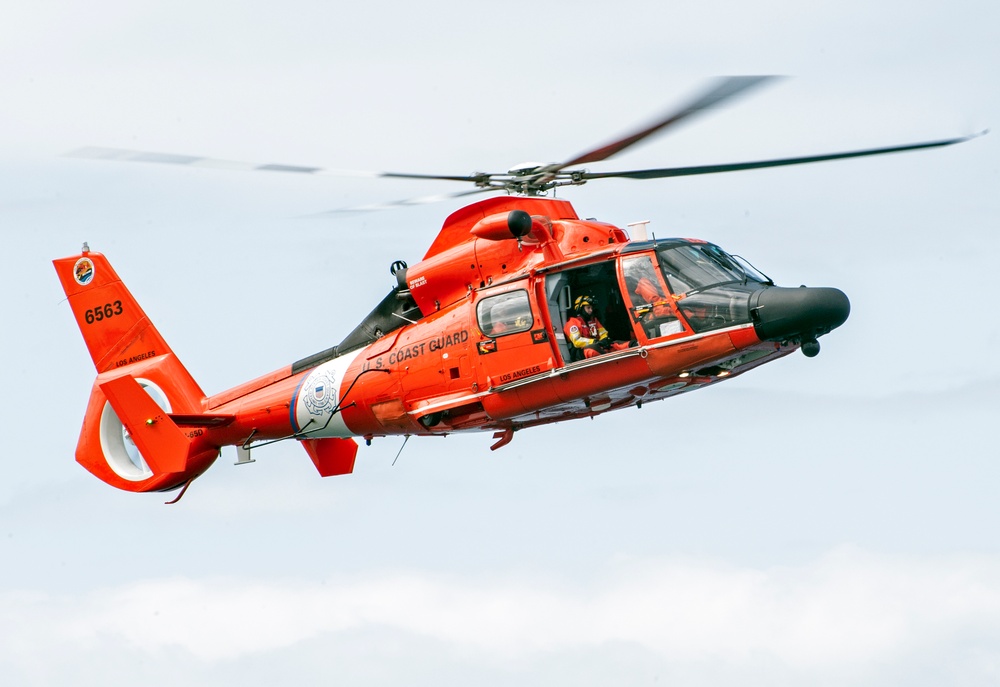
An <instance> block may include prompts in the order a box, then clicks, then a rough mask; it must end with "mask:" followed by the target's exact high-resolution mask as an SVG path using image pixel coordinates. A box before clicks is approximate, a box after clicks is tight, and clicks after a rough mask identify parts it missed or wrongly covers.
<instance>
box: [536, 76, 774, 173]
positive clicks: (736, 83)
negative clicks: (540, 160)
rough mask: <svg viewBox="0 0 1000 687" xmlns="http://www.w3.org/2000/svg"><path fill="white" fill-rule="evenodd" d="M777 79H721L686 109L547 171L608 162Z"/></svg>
mask: <svg viewBox="0 0 1000 687" xmlns="http://www.w3.org/2000/svg"><path fill="white" fill-rule="evenodd" d="M776 78H778V77H775V76H730V77H726V78H723V79H720V80H718V81H717V82H716V83H715V85H714V86H712V87H711V88H709V89H708V90H707V91H706V92H704V93H702V94H701V95H700V96H698V97H697V98H695V99H694V100H692V101H691V102H689V103H688V104H687V105H685V106H684V107H681V108H680V109H678V110H672V111H671V112H669V113H668V114H666V115H664V116H662V117H660V118H659V119H657V120H656V121H654V122H652V123H650V124H648V125H647V126H645V127H643V128H642V129H640V130H638V131H635V132H633V133H631V134H628V135H627V136H623V137H622V138H619V139H618V140H616V141H612V142H610V143H606V144H605V145H602V146H601V147H599V148H594V149H593V150H589V151H587V152H585V153H580V154H579V155H577V156H576V157H574V158H572V159H570V160H568V161H567V162H564V163H562V164H561V165H560V166H559V167H557V168H556V169H549V170H546V171H550V172H553V171H559V170H560V169H565V168H566V167H570V166H572V165H582V164H586V163H588V162H599V161H601V160H607V159H608V158H609V157H611V156H612V155H617V154H618V153H620V152H621V151H623V150H625V149H626V148H628V147H629V146H631V145H634V144H636V143H638V142H639V141H641V140H643V139H644V138H647V137H649V136H652V135H653V134H655V133H657V132H658V131H660V130H662V129H664V128H666V127H668V126H670V125H672V124H677V123H678V122H680V121H683V120H685V119H687V118H688V117H692V116H694V115H696V114H699V113H701V112H704V111H705V110H707V109H709V108H711V107H714V106H715V105H718V104H719V103H721V102H723V101H724V100H728V99H729V98H732V97H734V96H736V95H739V94H740V93H742V92H744V91H746V90H747V89H750V88H753V87H754V86H758V85H760V84H762V83H764V82H765V81H769V80H771V79H776Z"/></svg>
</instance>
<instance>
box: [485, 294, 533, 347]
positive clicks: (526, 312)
mask: <svg viewBox="0 0 1000 687" xmlns="http://www.w3.org/2000/svg"><path fill="white" fill-rule="evenodd" d="M476 319H477V321H478V322H479V329H480V330H481V331H482V332H483V334H485V335H486V336H489V337H496V336H506V335H507V334H517V333H518V332H524V331H527V330H529V329H531V325H532V323H533V322H534V318H533V317H532V315H531V303H530V302H529V300H528V292H527V291H511V292H509V293H502V294H500V295H498V296H490V297H489V298H484V299H483V300H481V301H479V304H478V305H477V306H476Z"/></svg>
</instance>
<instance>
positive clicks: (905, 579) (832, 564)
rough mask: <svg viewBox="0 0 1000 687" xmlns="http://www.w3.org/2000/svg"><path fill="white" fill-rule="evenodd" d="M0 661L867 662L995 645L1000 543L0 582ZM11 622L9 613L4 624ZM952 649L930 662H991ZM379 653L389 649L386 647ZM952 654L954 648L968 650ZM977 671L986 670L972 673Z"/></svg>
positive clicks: (993, 660)
mask: <svg viewBox="0 0 1000 687" xmlns="http://www.w3.org/2000/svg"><path fill="white" fill-rule="evenodd" d="M0 619H2V627H3V628H4V633H5V634H6V635H7V636H6V637H4V641H3V642H2V643H0V645H2V648H0V665H7V666H8V668H9V667H14V668H15V670H14V674H19V672H18V671H19V670H22V671H23V670H26V668H25V666H28V665H31V664H34V663H35V662H37V661H39V660H40V659H41V658H42V657H44V656H45V655H59V654H61V653H64V652H76V651H80V650H81V649H82V650H84V651H85V652H86V653H87V654H88V655H101V654H104V653H109V654H110V653H115V652H120V651H122V649H123V648H127V649H128V651H129V652H138V653H139V654H141V655H143V656H145V657H147V658H148V659H149V660H156V659H162V658H163V657H164V656H168V655H173V654H176V653H177V652H178V651H180V652H181V653H182V654H186V655H189V656H190V657H193V658H194V659H197V660H198V661H200V662H203V663H204V664H209V665H210V664H212V663H217V662H227V661H242V660H245V659H248V658H251V657H253V656H254V655H259V654H261V653H262V652H275V651H279V652H280V651H281V650H283V649H287V648H289V647H293V646H295V645H296V644H302V643H306V642H309V641H311V640H314V639H317V638H320V637H322V636H324V635H331V634H332V635H334V636H335V637H336V640H335V642H337V643H343V642H349V641H352V638H355V637H357V636H359V635H362V634H364V633H371V632H376V633H381V634H384V635H386V636H393V635H399V634H401V635H402V636H407V637H412V638H414V639H415V640H419V641H431V642H433V643H434V644H435V645H436V646H439V647H443V648H446V649H448V651H445V652H442V653H441V655H442V660H443V657H444V656H446V655H448V654H454V653H456V652H457V653H459V654H463V655H466V656H474V657H476V659H475V660H477V661H480V662H485V663H503V664H508V665H509V664H511V663H514V664H517V663H518V662H528V661H531V660H536V659H537V658H538V657H539V656H550V657H551V656H558V655H568V654H572V653H574V652H590V653H591V654H592V655H594V656H598V657H599V656H600V655H601V653H602V651H605V650H606V647H609V646H619V645H622V644H624V645H632V646H636V647H641V649H642V650H643V651H645V652H648V653H649V654H650V655H653V656H655V657H657V659H658V660H659V661H661V662H663V664H665V665H667V666H670V665H674V666H679V667H683V666H686V665H690V664H691V663H699V662H706V663H716V664H718V663H721V664H722V665H724V666H727V667H729V668H736V669H739V668H740V667H741V666H743V667H750V666H758V668H757V669H758V670H759V665H758V664H760V662H761V657H765V658H766V659H767V661H766V662H767V663H769V664H772V665H773V666H775V670H779V671H784V672H792V673H797V674H799V675H825V676H830V675H846V674H850V675H853V676H862V677H864V676H866V675H867V676H869V677H870V676H871V675H872V674H874V673H876V672H878V671H882V670H885V669H886V667H887V666H889V667H893V666H895V667H897V668H899V669H903V668H904V667H905V666H907V665H908V664H911V663H914V662H918V661H919V660H921V659H922V658H925V657H923V654H924V652H926V651H928V650H930V649H935V650H940V649H942V648H947V647H961V646H980V645H982V646H990V645H991V644H990V640H991V638H995V637H996V635H997V634H998V632H1000V557H996V556H992V557H990V556H981V555H977V556H972V555H951V556H947V557H942V558H930V557H924V558H915V557H893V556H888V555H875V554H870V553H866V552H862V551H859V550H857V549H854V548H847V547H845V548H841V549H838V550H835V551H832V552H830V553H828V554H827V555H825V556H823V557H822V558H820V559H817V560H815V561H813V562H810V563H808V564H804V565H800V566H794V567H774V568H749V567H744V568H737V567H732V566H728V565H724V564H720V563H718V562H715V561H710V560H698V559H657V560H641V559H629V560H625V561H619V562H617V563H616V564H614V565H613V566H610V567H609V568H608V569H607V570H605V571H603V572H602V573H601V574H600V575H599V576H598V577H596V578H592V579H591V580H590V581H588V582H587V583H585V584H584V585H582V586H581V585H580V584H578V583H570V582H568V581H567V580H565V579H559V578H553V577H542V578H541V579H539V577H538V576H525V575H523V574H507V575H497V576H493V577H490V578H482V577H480V578H472V577H468V578H456V577H450V576H447V575H439V574H432V573H425V572H417V571H410V572H396V573H383V574H379V575H374V576H365V577H362V576H355V577H340V576H336V575H334V576H331V577H329V578H327V579H325V580H323V581H321V582H315V581H303V580H295V579H286V580H283V581H262V580H254V579H247V578H246V577H242V576H239V575H233V576H231V577H228V578H219V577H216V578H211V579H188V578H167V579H150V580H144V581H139V582H135V583H132V584H129V585H126V586H123V587H118V588H107V589H102V590H99V591H92V592H89V593H86V594H84V595H83V596H70V595H63V596H54V595H47V594H37V593H29V592H19V593H7V594H4V595H2V596H0ZM11 628H18V629H17V631H16V632H14V631H13V630H12V629H11ZM992 646H993V647H994V649H992V650H991V651H987V652H986V655H985V656H984V655H983V653H982V649H981V648H980V649H979V650H978V652H979V653H977V654H975V656H976V658H975V665H972V666H970V665H965V664H963V660H964V661H966V662H967V661H971V660H973V659H972V658H970V657H969V656H970V655H969V654H968V653H967V652H965V653H963V652H956V655H955V656H954V657H953V658H954V660H953V661H952V662H950V663H949V664H948V665H947V666H941V667H940V669H941V670H943V671H944V672H943V673H940V674H941V675H945V676H947V675H948V674H952V675H960V674H965V675H969V674H970V671H971V672H972V673H975V671H977V670H981V669H982V668H981V666H982V665H993V666H996V665H997V663H998V661H1000V647H997V646H996V645H995V644H992ZM386 651H390V649H386ZM963 656H965V658H964V659H963ZM978 677H979V678H983V677H986V676H984V675H979V676H978Z"/></svg>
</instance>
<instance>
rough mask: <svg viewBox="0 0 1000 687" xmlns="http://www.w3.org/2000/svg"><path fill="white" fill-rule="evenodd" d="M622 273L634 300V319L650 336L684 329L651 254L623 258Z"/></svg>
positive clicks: (663, 334) (629, 293) (669, 333)
mask: <svg viewBox="0 0 1000 687" xmlns="http://www.w3.org/2000/svg"><path fill="white" fill-rule="evenodd" d="M622 275H623V276H624V277H625V287H626V290H627V292H628V298H629V300H630V301H631V302H632V318H633V320H635V321H636V322H638V323H640V326H641V327H642V328H643V330H645V332H646V336H647V337H649V338H650V339H654V338H657V337H661V336H670V335H671V334H680V333H681V332H683V331H684V324H683V322H682V321H681V320H680V318H679V317H678V316H677V311H676V310H675V306H674V299H673V298H672V297H671V296H670V294H669V293H668V292H667V289H666V288H665V287H664V285H663V282H662V281H661V279H660V276H659V273H658V271H657V269H656V267H655V266H654V265H653V257H652V255H651V254H645V255H632V256H627V257H624V258H622Z"/></svg>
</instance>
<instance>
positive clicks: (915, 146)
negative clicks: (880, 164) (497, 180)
mask: <svg viewBox="0 0 1000 687" xmlns="http://www.w3.org/2000/svg"><path fill="white" fill-rule="evenodd" d="M986 133H987V132H986V131H983V132H981V133H978V134H973V135H971V136H963V137H961V138H949V139H945V140H942V141H929V142H927V143H911V144H908V145H900V146H891V147H888V148H871V149H868V150H855V151H851V152H846V153H828V154H826V155H811V156H808V157H787V158H781V159H777V160H760V161H757V162H732V163H728V164H722V165H701V166H697V167H664V168H662V169H639V170H634V171H630V172H580V173H579V178H581V179H585V180H590V179H610V178H615V177H618V178H623V179H662V178H664V177H687V176H695V175H697V174H717V173H720V172H739V171H743V170H747V169H763V168H765V167H786V166H788V165H804V164H808V163H810V162H826V161H828V160H843V159H846V158H851V157H866V156H868V155H886V154H888V153H901V152H904V151H907V150H922V149H924V148H941V147H943V146H950V145H954V144H956V143H963V142H964V141H968V140H970V139H973V138H977V137H979V136H982V135H984V134H986Z"/></svg>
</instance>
